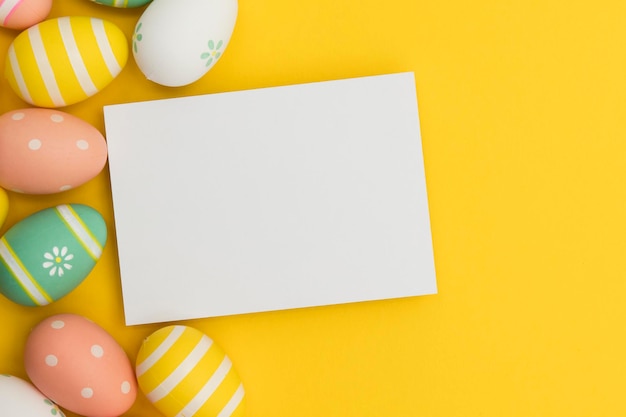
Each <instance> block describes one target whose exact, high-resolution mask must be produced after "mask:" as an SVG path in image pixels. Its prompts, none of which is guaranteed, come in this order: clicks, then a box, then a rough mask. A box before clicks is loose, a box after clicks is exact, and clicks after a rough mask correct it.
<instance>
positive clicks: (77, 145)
mask: <svg viewBox="0 0 626 417" xmlns="http://www.w3.org/2000/svg"><path fill="white" fill-rule="evenodd" d="M91 1H93V2H95V3H99V4H102V5H105V6H111V7H118V8H131V7H142V6H146V8H145V10H144V12H143V14H142V15H141V17H140V19H139V20H138V22H137V23H136V26H135V29H134V33H133V37H132V39H130V40H128V39H126V37H125V35H124V33H123V32H122V30H120V28H118V27H117V26H116V25H115V24H114V23H112V22H109V21H106V20H102V19H98V18H94V17H86V16H65V17H58V18H53V19H48V20H46V19H47V17H48V14H49V13H50V10H51V6H52V0H2V1H0V27H4V28H8V29H16V30H21V31H22V32H21V33H19V34H18V35H17V36H16V37H15V39H14V40H13V42H12V43H11V44H10V46H9V49H8V51H7V52H6V61H5V77H6V79H7V81H8V83H9V85H10V87H11V89H12V90H13V91H14V92H15V94H17V95H18V96H19V97H20V98H21V99H22V100H23V101H25V102H26V103H28V104H30V105H32V106H34V107H32V108H23V109H18V110H13V111H10V112H7V113H5V114H2V115H0V227H2V225H3V223H4V221H5V219H6V217H7V213H8V210H9V199H8V196H7V193H6V192H5V190H9V191H12V192H16V193H22V194H29V195H47V194H55V193H60V192H64V191H67V190H70V189H74V188H76V187H79V186H81V185H83V184H85V183H87V182H89V181H90V180H92V179H93V178H95V177H96V176H97V175H98V174H99V173H100V172H101V171H102V169H103V168H104V166H105V164H106V161H107V146H106V140H105V138H104V136H103V135H102V134H101V133H100V132H99V131H98V130H97V129H96V128H95V127H93V126H91V125H90V124H88V123H87V122H85V121H83V120H81V119H80V118H78V117H76V116H74V115H72V114H69V113H65V112H62V111H59V110H57V108H59V107H64V106H69V105H72V104H75V103H79V102H81V101H83V100H85V99H87V98H89V97H91V96H93V95H94V94H96V93H98V92H99V91H101V90H102V89H104V88H105V87H106V86H107V85H109V84H110V83H112V82H113V81H114V80H115V78H116V77H117V76H118V75H119V74H120V73H121V71H122V70H123V69H124V67H125V65H126V63H127V61H128V58H129V55H130V54H131V53H132V55H133V57H134V59H135V61H136V63H137V65H138V67H139V69H140V70H141V71H142V73H143V74H144V75H145V76H146V78H148V79H149V80H151V81H153V82H155V83H158V84H161V85H164V86H170V87H177V86H183V85H187V84H191V83H193V82H195V81H197V80H198V79H200V78H201V77H203V76H204V75H205V74H206V73H207V72H208V71H209V70H210V69H211V68H212V67H213V66H214V65H215V63H216V62H217V61H218V60H219V58H220V57H221V56H222V54H223V53H224V50H225V48H226V46H227V45H228V43H229V41H230V37H231V34H232V32H233V28H234V25H235V20H236V17H237V0H211V1H208V0H176V1H172V0H91ZM183 28H184V30H181V29H183ZM106 241H107V224H106V223H105V221H104V218H103V217H102V215H101V214H100V213H99V212H98V211H97V210H95V209H94V208H92V207H90V206H88V205H84V204H61V205H56V206H54V207H48V208H45V209H43V210H40V211H38V212H36V213H34V214H31V215H30V216H28V217H26V218H24V219H22V220H21V221H19V222H17V223H16V224H14V225H12V227H10V228H9V229H8V230H7V231H6V232H5V233H4V234H3V235H2V236H1V237H0V293H1V294H2V295H4V297H5V298H7V299H9V300H11V301H12V302H15V303H18V304H20V305H24V306H30V307H37V306H44V305H47V304H49V303H52V302H54V301H56V300H58V299H60V298H62V297H64V296H66V295H67V294H69V293H70V292H71V291H72V290H73V289H74V288H76V287H77V286H78V285H79V284H80V283H81V282H82V281H83V280H84V279H85V278H86V277H87V276H88V275H89V274H90V272H91V271H92V270H93V268H94V267H95V266H96V263H97V262H98V260H99V259H100V257H101V255H102V252H103V249H104V247H105V245H106ZM24 365H25V369H26V373H27V375H28V378H29V379H30V381H26V380H24V379H21V378H18V377H16V376H11V375H0V415H2V416H5V415H6V416H14V415H15V416H18V415H19V416H25V417H43V416H50V415H52V416H64V413H63V411H62V410H63V409H65V410H69V411H71V412H73V413H76V414H79V415H82V416H87V417H114V416H119V415H122V414H123V413H125V412H126V411H127V410H129V409H130V407H131V406H132V405H133V403H134V402H135V399H136V396H137V392H138V391H139V390H140V391H142V392H143V393H144V394H145V395H146V397H147V398H148V399H149V400H150V401H151V402H152V403H153V404H154V405H155V407H156V408H157V409H158V410H160V411H161V412H162V413H163V415H165V416H167V417H174V416H185V417H190V416H197V417H215V416H241V415H242V414H243V409H244V389H243V385H242V383H241V380H240V378H239V376H238V374H237V372H236V371H235V369H234V367H233V366H232V363H231V361H230V359H229V358H228V356H227V355H226V354H225V353H224V351H223V350H222V349H221V348H220V347H219V346H217V345H216V344H215V343H214V342H213V341H212V340H211V339H210V338H209V337H208V336H206V335H204V334H203V333H201V332H200V331H198V330H196V329H194V328H191V327H187V326H180V325H178V326H168V327H164V328H162V329H160V330H158V331H156V332H154V333H153V334H152V335H150V336H149V337H147V338H146V339H145V340H144V341H143V343H142V345H141V347H140V349H139V352H138V355H137V361H136V364H135V366H132V365H131V362H130V360H129V358H128V356H127V355H126V353H125V352H124V350H123V349H122V347H121V346H120V345H119V344H118V343H117V342H116V341H115V340H114V338H113V337H112V336H111V335H109V334H108V333H107V332H106V331H105V330H104V329H103V328H101V327H100V326H98V325H97V324H96V323H94V322H92V321H91V320H89V319H87V318H85V317H82V316H79V315H75V314H58V315H54V316H51V317H48V318H47V319H45V320H43V321H42V322H40V323H39V324H38V325H37V326H36V327H35V328H33V329H32V331H31V332H30V335H29V336H28V340H27V342H26V348H25V354H24ZM60 381H62V382H60Z"/></svg>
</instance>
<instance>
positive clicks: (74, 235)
mask: <svg viewBox="0 0 626 417" xmlns="http://www.w3.org/2000/svg"><path fill="white" fill-rule="evenodd" d="M106 239H107V228H106V223H105V222H104V219H103V218H102V216H101V215H100V213H98V212H97V211H96V210H94V209H93V208H91V207H88V206H85V205H82V204H64V205H59V206H56V207H51V208H47V209H44V210H41V211H39V212H37V213H35V214H32V215H31V216H29V217H27V218H25V219H23V220H22V221H20V222H18V223H17V224H15V225H13V227H11V228H10V229H9V230H7V232H6V233H5V234H4V236H2V238H0V292H2V294H4V295H5V296H6V297H7V298H9V299H10V300H12V301H14V302H16V303H18V304H21V305H25V306H43V305H46V304H49V303H51V302H53V301H56V300H58V299H59V298H61V297H63V296H65V295H66V294H68V293H69V292H70V291H72V290H73V289H74V288H76V287H77V286H78V284H80V283H81V282H82V281H83V280H84V279H85V278H86V277H87V275H88V274H89V272H91V270H92V269H93V267H94V266H95V265H96V262H97V261H98V259H99V258H100V255H101V254H102V249H103V247H104V245H105V243H106Z"/></svg>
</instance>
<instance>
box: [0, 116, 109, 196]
mask: <svg viewBox="0 0 626 417" xmlns="http://www.w3.org/2000/svg"><path fill="white" fill-rule="evenodd" d="M106 160H107V146H106V141H105V139H104V136H103V135H102V134H101V133H100V131H99V130H98V129H96V128H95V127H93V126H92V125H90V124H89V123H87V122H86V121H84V120H82V119H80V118H78V117H76V116H74V115H71V114H69V113H65V112H61V111H58V110H52V109H41V108H28V109H21V110H14V111H11V112H8V113H5V114H3V115H2V116H0V187H2V188H4V189H7V190H11V191H14V192H18V193H24V194H54V193H58V192H62V191H66V190H70V189H73V188H76V187H78V186H80V185H82V184H84V183H86V182H87V181H89V180H91V179H93V178H94V177H95V176H96V175H98V174H99V173H100V171H102V169H103V168H104V165H105V163H106Z"/></svg>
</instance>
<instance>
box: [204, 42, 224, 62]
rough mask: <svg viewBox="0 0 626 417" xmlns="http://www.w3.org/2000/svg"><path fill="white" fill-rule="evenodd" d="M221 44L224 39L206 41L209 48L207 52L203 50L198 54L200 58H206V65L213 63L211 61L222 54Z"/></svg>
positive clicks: (222, 44)
mask: <svg viewBox="0 0 626 417" xmlns="http://www.w3.org/2000/svg"><path fill="white" fill-rule="evenodd" d="M222 46H224V41H222V40H220V41H219V42H217V44H215V41H214V40H212V39H211V40H210V41H209V43H208V47H209V50H208V51H207V52H203V53H202V55H200V58H201V59H203V60H204V59H206V66H207V67H208V66H209V65H211V64H212V63H213V61H217V60H218V59H219V57H220V56H222V51H221V49H222Z"/></svg>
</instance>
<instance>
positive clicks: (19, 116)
mask: <svg viewBox="0 0 626 417" xmlns="http://www.w3.org/2000/svg"><path fill="white" fill-rule="evenodd" d="M24 117H26V115H25V114H24V113H22V112H18V113H13V115H12V116H11V119H13V120H22V119H23V118H24Z"/></svg>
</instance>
